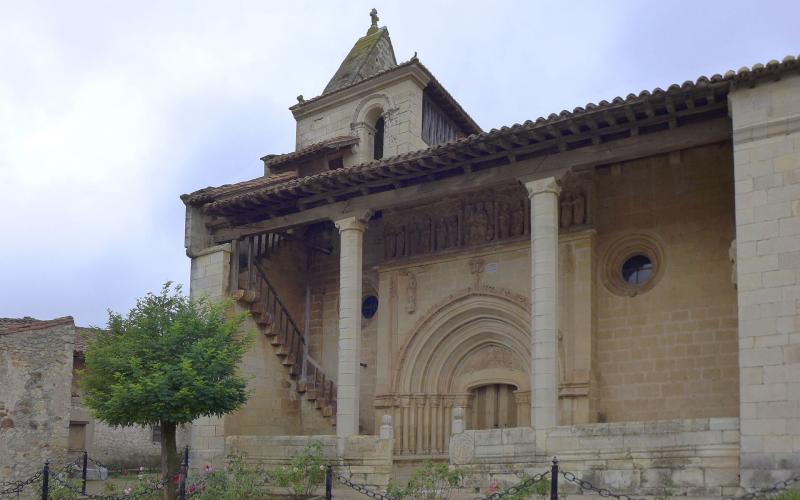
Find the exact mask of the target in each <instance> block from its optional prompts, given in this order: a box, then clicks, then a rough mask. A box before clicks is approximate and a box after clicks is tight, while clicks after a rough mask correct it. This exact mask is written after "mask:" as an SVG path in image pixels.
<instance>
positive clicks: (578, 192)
mask: <svg viewBox="0 0 800 500" xmlns="http://www.w3.org/2000/svg"><path fill="white" fill-rule="evenodd" d="M591 186H592V181H591V177H590V176H589V175H588V174H577V175H572V176H569V177H567V178H566V179H565V180H564V181H563V183H562V187H561V196H560V198H559V201H558V209H559V210H558V219H559V226H561V228H562V229H570V228H573V227H579V226H584V225H586V224H589V223H590V222H591V221H590V220H589V208H588V207H589V203H588V196H589V192H590V190H591Z"/></svg>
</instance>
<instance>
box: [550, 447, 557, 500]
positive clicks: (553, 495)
mask: <svg viewBox="0 0 800 500" xmlns="http://www.w3.org/2000/svg"><path fill="white" fill-rule="evenodd" d="M550 500H558V457H553V466H552V467H551V468H550Z"/></svg>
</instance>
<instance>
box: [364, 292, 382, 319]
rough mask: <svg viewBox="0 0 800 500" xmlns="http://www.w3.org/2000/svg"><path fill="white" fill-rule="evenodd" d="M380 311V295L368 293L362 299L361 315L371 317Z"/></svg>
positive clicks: (365, 317) (366, 317)
mask: <svg viewBox="0 0 800 500" xmlns="http://www.w3.org/2000/svg"><path fill="white" fill-rule="evenodd" d="M376 312H378V297H376V296H374V295H368V296H366V297H364V300H362V301H361V315H362V316H364V319H370V318H372V317H373V316H375V313H376Z"/></svg>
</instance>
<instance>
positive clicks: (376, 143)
mask: <svg viewBox="0 0 800 500" xmlns="http://www.w3.org/2000/svg"><path fill="white" fill-rule="evenodd" d="M385 127H386V124H385V122H384V120H383V117H382V116H381V117H380V118H378V121H376V122H375V136H374V138H373V145H372V157H373V158H374V159H376V160H380V159H381V158H383V135H384V128H385Z"/></svg>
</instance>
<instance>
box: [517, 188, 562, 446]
mask: <svg viewBox="0 0 800 500" xmlns="http://www.w3.org/2000/svg"><path fill="white" fill-rule="evenodd" d="M525 188H526V189H527V190H528V196H529V197H530V199H531V392H532V394H531V420H532V426H533V428H534V430H536V431H537V432H536V433H537V434H540V431H546V430H547V429H551V428H553V427H555V426H557V425H558V383H559V371H558V194H559V192H560V191H561V188H560V187H559V185H558V182H557V181H556V179H555V178H554V177H546V178H544V179H537V180H534V181H528V182H525Z"/></svg>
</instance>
